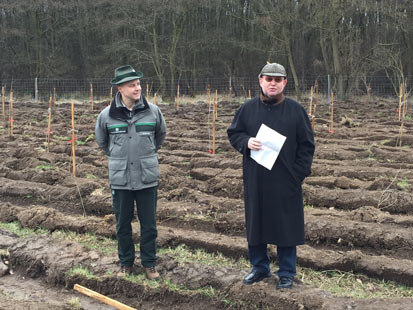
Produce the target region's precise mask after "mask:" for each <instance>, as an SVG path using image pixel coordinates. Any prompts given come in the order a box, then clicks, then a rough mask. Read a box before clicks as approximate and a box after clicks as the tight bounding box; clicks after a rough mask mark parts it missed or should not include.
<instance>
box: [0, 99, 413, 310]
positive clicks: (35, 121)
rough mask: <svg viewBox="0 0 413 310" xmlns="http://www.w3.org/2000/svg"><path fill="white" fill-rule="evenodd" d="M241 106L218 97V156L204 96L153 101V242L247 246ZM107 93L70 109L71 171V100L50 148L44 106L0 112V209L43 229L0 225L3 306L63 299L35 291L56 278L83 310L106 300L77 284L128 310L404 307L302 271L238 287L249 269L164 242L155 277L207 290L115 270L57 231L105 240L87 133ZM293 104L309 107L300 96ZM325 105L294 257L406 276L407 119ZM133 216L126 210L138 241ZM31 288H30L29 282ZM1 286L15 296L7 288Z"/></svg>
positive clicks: (97, 165)
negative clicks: (321, 283)
mask: <svg viewBox="0 0 413 310" xmlns="http://www.w3.org/2000/svg"><path fill="white" fill-rule="evenodd" d="M240 104H241V102H235V100H233V102H231V103H230V102H228V101H221V102H219V103H218V118H217V121H216V131H215V132H216V140H215V146H216V149H215V154H212V152H210V150H211V149H212V146H213V141H212V137H211V133H212V130H211V124H212V121H211V120H212V114H211V112H210V109H211V107H210V106H209V105H208V103H205V102H197V103H191V104H189V103H188V104H181V105H180V107H179V109H177V107H176V106H175V105H174V104H161V105H160V108H161V110H162V112H163V114H164V116H165V118H166V122H167V126H168V134H167V138H166V141H165V144H164V146H163V148H162V149H161V150H160V152H159V158H160V169H161V179H160V186H159V202H158V228H159V237H158V246H159V248H166V247H177V246H179V245H182V244H184V245H186V247H188V248H190V249H197V248H201V249H204V250H206V251H208V252H213V253H222V254H223V255H224V256H227V257H231V258H239V257H247V249H246V240H245V237H244V234H245V231H244V209H243V200H242V197H243V188H242V168H241V155H240V154H238V153H236V152H235V150H234V149H233V148H232V147H231V145H230V144H229V142H228V140H227V136H226V128H227V127H228V125H229V124H230V122H231V120H232V117H233V115H234V113H235V111H236V109H237V108H238V107H239V105H240ZM106 105H107V102H102V103H100V104H98V105H95V109H94V111H91V110H90V106H89V105H88V104H82V105H81V104H78V105H76V107H75V128H76V129H75V130H76V131H75V133H76V142H77V145H76V149H75V155H76V177H74V176H72V151H71V144H70V142H69V139H71V111H70V105H69V104H59V105H57V106H53V108H52V112H53V119H52V128H51V131H52V134H51V142H50V145H49V147H48V151H47V143H46V141H47V138H46V133H47V115H48V110H47V108H48V106H47V105H45V104H37V105H36V104H33V103H25V102H22V103H17V104H15V105H14V122H13V125H14V133H13V135H9V129H10V128H9V124H8V123H7V122H5V123H3V124H2V126H1V127H0V221H1V222H19V223H20V224H21V226H22V227H28V228H39V227H42V228H44V229H46V230H48V231H49V232H50V234H46V235H39V236H37V235H36V236H31V237H27V238H19V237H18V236H16V235H14V234H12V233H9V232H7V231H5V230H0V249H8V255H7V257H5V256H3V260H4V261H5V262H6V263H5V264H4V265H3V266H5V268H6V269H7V270H6V271H5V272H4V276H3V277H1V278H0V289H1V291H3V292H4V294H3V295H2V294H1V293H0V299H4V300H5V301H4V303H3V304H2V305H1V306H5V307H6V308H8V309H11V308H13V307H14V308H16V309H26V308H28V307H29V308H30V307H31V308H30V309H49V308H50V309H51V308H53V309H54V308H56V309H60V308H61V309H64V306H62V304H60V305H59V303H58V299H59V298H56V296H55V295H53V294H46V295H44V296H43V295H41V293H40V292H41V291H44V290H46V289H51V288H53V289H54V290H55V291H56V290H60V291H62V292H63V291H64V292H65V293H64V294H69V295H70V294H72V295H71V296H77V297H79V298H82V299H81V302H82V305H83V307H84V308H85V309H103V308H101V305H100V304H99V303H97V302H90V301H86V300H87V298H83V297H80V294H77V293H75V292H73V291H72V288H73V285H74V284H75V283H78V284H81V285H83V286H86V287H88V288H90V289H93V290H95V291H98V292H99V293H101V294H105V295H107V296H109V297H111V298H114V299H116V300H119V301H122V302H124V303H125V304H128V305H130V306H132V307H135V308H137V309H194V308H197V309H226V308H231V309H266V308H270V309H314V310H315V309H413V300H412V298H387V299H354V298H348V297H338V296H334V295H332V294H330V293H328V292H326V291H324V290H322V289H320V288H317V287H313V286H309V285H307V284H305V283H303V282H302V281H300V280H299V279H300V275H298V276H297V281H296V283H295V285H294V288H293V289H292V290H288V291H283V290H281V291H277V290H275V283H276V276H274V277H272V278H269V279H268V280H265V281H263V282H260V283H257V284H254V285H252V286H249V287H247V286H244V285H242V282H241V281H242V278H243V277H244V276H245V274H246V273H247V272H248V271H249V270H248V269H245V270H238V269H231V268H226V267H219V268H217V267H212V266H208V265H207V264H200V263H199V264H198V263H197V264H195V263H188V264H182V263H179V262H178V261H177V259H176V258H175V257H173V256H169V255H162V254H161V255H159V261H158V270H159V272H160V274H161V276H162V278H163V279H167V280H169V282H170V283H172V284H174V285H177V286H180V287H185V288H188V289H190V290H196V289H202V288H206V287H212V288H214V289H216V290H217V292H218V293H217V294H216V295H215V296H212V297H210V296H206V295H205V294H183V293H182V291H179V292H178V291H173V290H171V289H170V288H168V287H164V286H160V287H157V288H151V287H148V286H145V285H142V284H140V283H132V282H130V281H127V280H125V279H123V278H119V277H116V276H115V275H113V274H116V271H117V269H118V268H119V266H118V264H117V257H116V254H113V255H104V254H102V253H101V252H98V251H94V250H90V249H86V248H85V247H83V246H81V245H79V244H77V243H76V242H71V241H65V240H62V239H59V238H54V237H53V232H55V231H59V230H66V231H73V232H77V233H80V234H84V233H93V234H96V235H97V236H104V237H109V238H113V239H114V238H115V227H114V221H113V216H112V210H111V195H110V190H109V187H108V181H107V178H108V174H107V159H106V158H105V156H104V155H103V153H102V152H101V151H100V150H99V149H98V147H97V144H96V143H95V142H94V137H93V132H94V124H95V120H96V117H97V114H98V113H99V111H100V110H102V109H103V108H104V107H105V106H106ZM303 105H304V107H305V108H306V109H308V108H309V103H308V102H307V101H304V102H303ZM6 108H8V105H7V106H6ZM334 108H335V110H334V132H329V128H328V125H329V124H328V123H329V119H330V115H329V112H328V106H327V104H326V103H325V102H324V103H323V102H322V101H320V103H319V105H318V106H317V118H316V121H315V136H316V153H315V158H314V163H313V169H312V174H311V176H310V177H308V178H307V179H306V180H305V182H304V184H303V193H304V199H305V205H306V207H305V217H306V245H304V246H300V247H299V249H298V265H299V266H302V267H309V268H312V269H314V270H320V271H323V270H338V271H349V272H355V273H359V274H362V275H364V276H365V277H366V279H368V278H376V279H382V280H390V281H395V282H397V283H400V284H404V285H406V286H410V287H413V132H412V129H413V122H412V121H411V119H410V117H408V118H407V120H406V121H405V122H404V125H403V128H402V130H400V128H401V122H400V121H398V114H397V100H394V101H392V100H389V99H388V100H384V99H380V100H375V101H374V102H370V103H368V104H367V103H364V102H352V101H346V102H337V103H335V106H334ZM6 111H8V110H7V109H6ZM400 132H402V136H400ZM400 137H401V146H400V143H399V142H400V141H399V140H400ZM137 225H138V224H137V222H134V234H135V235H134V237H135V238H136V240H138V239H139V236H138V233H139V229H138V227H137ZM271 251H274V249H272V248H271ZM272 256H273V257H276V255H275V252H273V255H272ZM138 261H139V259H138V258H137V262H138ZM74 266H83V267H85V268H87V269H89V270H91V271H92V272H93V274H94V275H95V276H96V278H92V279H90V278H86V277H82V276H70V275H68V273H67V271H68V270H70V269H71V268H72V267H74ZM0 269H1V268H0ZM138 269H139V267H138ZM138 271H139V270H138ZM141 271H142V270H140V272H141ZM36 279H37V280H41V283H40V282H37V283H38V284H37V287H36V288H35V286H36V285H35V284H33V285H34V286H32V284H31V283H32V282H30V281H36ZM24 283H28V284H27V285H25V284H24ZM33 283H36V282H33ZM40 285H44V286H46V287H47V288H42V287H40ZM30 287H32V289H31V290H32V291H36V292H37V293H36V294H38V295H39V296H41V298H40V297H39V298H37V299H36V298H34V297H33V294H29V293H27V292H26V291H27V290H30ZM25 290H26V291H25ZM1 291H0V292H1ZM11 291H14V292H21V294H20V295H19V294H18V293H14V295H13V296H14V298H13V296H12V297H10V295H9V293H10V292H11ZM36 294H34V295H36ZM6 296H8V297H6ZM22 296H25V297H22ZM36 296H37V295H36ZM3 297H4V298H3ZM17 297H18V298H17ZM11 305H13V306H11ZM51 305H52V306H51ZM1 306H0V307H1ZM59 307H60V308H59ZM14 308H13V309H14Z"/></svg>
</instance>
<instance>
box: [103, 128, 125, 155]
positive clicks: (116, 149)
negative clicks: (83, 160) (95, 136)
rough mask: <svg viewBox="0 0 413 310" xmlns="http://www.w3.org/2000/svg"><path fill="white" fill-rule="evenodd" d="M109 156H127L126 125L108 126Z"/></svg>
mask: <svg viewBox="0 0 413 310" xmlns="http://www.w3.org/2000/svg"><path fill="white" fill-rule="evenodd" d="M108 131H109V154H110V156H113V157H125V156H126V154H127V143H128V132H129V128H128V125H127V124H118V125H112V126H108Z"/></svg>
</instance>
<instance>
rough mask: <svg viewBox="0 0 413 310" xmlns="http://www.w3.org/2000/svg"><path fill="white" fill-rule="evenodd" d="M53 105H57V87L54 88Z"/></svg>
mask: <svg viewBox="0 0 413 310" xmlns="http://www.w3.org/2000/svg"><path fill="white" fill-rule="evenodd" d="M53 105H56V87H53Z"/></svg>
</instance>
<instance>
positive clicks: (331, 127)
mask: <svg viewBox="0 0 413 310" xmlns="http://www.w3.org/2000/svg"><path fill="white" fill-rule="evenodd" d="M329 132H330V133H334V93H333V92H331V103H330V130H329Z"/></svg>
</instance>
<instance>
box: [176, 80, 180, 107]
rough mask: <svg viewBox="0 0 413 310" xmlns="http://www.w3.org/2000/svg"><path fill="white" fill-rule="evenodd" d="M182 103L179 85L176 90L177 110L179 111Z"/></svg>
mask: <svg viewBox="0 0 413 310" xmlns="http://www.w3.org/2000/svg"><path fill="white" fill-rule="evenodd" d="M180 103H181V97H180V96H179V84H178V87H177V90H176V109H177V110H179V104H180Z"/></svg>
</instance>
